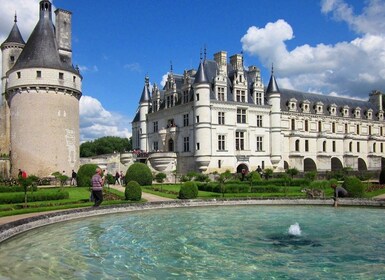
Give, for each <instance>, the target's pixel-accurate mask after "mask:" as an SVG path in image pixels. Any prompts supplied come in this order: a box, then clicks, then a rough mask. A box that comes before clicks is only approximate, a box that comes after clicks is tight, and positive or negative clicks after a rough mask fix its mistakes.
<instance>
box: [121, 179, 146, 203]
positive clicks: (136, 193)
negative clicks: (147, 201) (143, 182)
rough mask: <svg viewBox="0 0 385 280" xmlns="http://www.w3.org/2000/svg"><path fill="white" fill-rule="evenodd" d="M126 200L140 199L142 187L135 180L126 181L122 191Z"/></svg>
mask: <svg viewBox="0 0 385 280" xmlns="http://www.w3.org/2000/svg"><path fill="white" fill-rule="evenodd" d="M124 196H125V198H126V200H132V201H140V200H141V199H142V188H141V187H140V185H139V184H138V182H136V181H130V182H128V183H127V186H126V189H125V191H124Z"/></svg>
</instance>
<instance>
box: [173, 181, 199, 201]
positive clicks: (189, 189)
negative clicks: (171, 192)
mask: <svg viewBox="0 0 385 280" xmlns="http://www.w3.org/2000/svg"><path fill="white" fill-rule="evenodd" d="M197 197H198V187H197V185H196V184H195V182H185V183H183V185H182V186H181V187H180V190H179V196H178V198H180V199H193V198H197Z"/></svg>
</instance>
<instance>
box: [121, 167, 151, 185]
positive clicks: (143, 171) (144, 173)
mask: <svg viewBox="0 0 385 280" xmlns="http://www.w3.org/2000/svg"><path fill="white" fill-rule="evenodd" d="M130 181H136V182H138V184H139V185H141V186H151V185H152V173H151V170H150V168H149V167H148V166H147V165H146V164H144V163H141V162H135V163H134V164H132V165H130V167H129V168H128V169H127V172H126V182H130Z"/></svg>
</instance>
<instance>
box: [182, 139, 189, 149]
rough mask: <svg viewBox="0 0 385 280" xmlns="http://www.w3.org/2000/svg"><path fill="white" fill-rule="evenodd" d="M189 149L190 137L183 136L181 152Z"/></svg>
mask: <svg viewBox="0 0 385 280" xmlns="http://www.w3.org/2000/svg"><path fill="white" fill-rule="evenodd" d="M189 151H190V138H189V137H184V138H183V152H189Z"/></svg>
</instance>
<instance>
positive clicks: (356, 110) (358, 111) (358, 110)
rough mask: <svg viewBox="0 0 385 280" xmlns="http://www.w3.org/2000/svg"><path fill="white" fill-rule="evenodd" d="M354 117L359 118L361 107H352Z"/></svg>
mask: <svg viewBox="0 0 385 280" xmlns="http://www.w3.org/2000/svg"><path fill="white" fill-rule="evenodd" d="M354 117H355V118H357V119H358V118H361V108H360V107H357V108H355V109H354Z"/></svg>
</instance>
